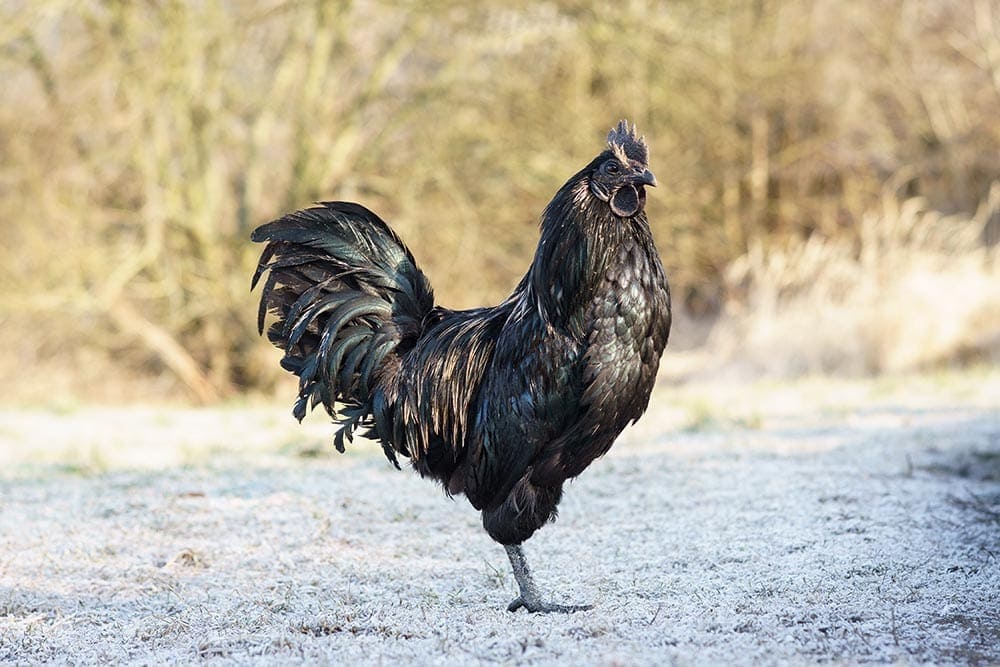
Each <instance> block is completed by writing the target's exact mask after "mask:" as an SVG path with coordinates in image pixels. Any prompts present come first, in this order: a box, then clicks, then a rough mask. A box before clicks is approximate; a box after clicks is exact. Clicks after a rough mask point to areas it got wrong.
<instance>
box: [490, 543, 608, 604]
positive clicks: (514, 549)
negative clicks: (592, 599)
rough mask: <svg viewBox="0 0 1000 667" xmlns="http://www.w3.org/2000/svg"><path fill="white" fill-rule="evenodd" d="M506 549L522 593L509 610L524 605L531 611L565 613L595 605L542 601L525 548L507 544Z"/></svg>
mask: <svg viewBox="0 0 1000 667" xmlns="http://www.w3.org/2000/svg"><path fill="white" fill-rule="evenodd" d="M503 548H504V549H506V550H507V558H509V559H510V567H511V569H513V570H514V578H515V579H517V587H518V588H519V589H520V590H521V594H520V595H518V596H517V597H516V598H514V601H513V602H511V603H510V606H509V607H507V611H517V610H518V609H520V608H521V607H524V608H525V609H527V610H528V611H530V612H533V613H536V612H542V613H545V612H550V611H559V612H563V613H568V612H574V611H584V610H585V609H591V608H592V607H593V605H589V604H570V605H566V604H551V603H548V602H542V596H541V594H540V593H539V592H538V586H536V585H535V580H534V579H532V578H531V570H530V569H529V568H528V561H527V559H525V557H524V550H523V549H522V548H521V545H520V544H505V545H504V547H503Z"/></svg>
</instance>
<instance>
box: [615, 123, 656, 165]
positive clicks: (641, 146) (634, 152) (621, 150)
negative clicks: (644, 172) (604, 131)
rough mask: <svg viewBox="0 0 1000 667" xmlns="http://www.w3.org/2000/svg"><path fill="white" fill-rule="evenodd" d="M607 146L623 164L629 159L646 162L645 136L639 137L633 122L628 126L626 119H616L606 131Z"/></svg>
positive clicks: (647, 151)
mask: <svg viewBox="0 0 1000 667" xmlns="http://www.w3.org/2000/svg"><path fill="white" fill-rule="evenodd" d="M608 148H610V149H611V152H612V153H614V154H615V157H617V158H618V159H619V160H621V161H622V162H624V163H625V164H628V162H629V160H635V161H636V162H639V163H641V164H648V161H649V148H647V147H646V138H645V137H640V136H639V134H638V132H637V131H636V127H635V124H632V125H631V126H629V124H628V121H626V120H620V121H618V124H617V125H615V126H614V127H613V128H611V131H610V132H608Z"/></svg>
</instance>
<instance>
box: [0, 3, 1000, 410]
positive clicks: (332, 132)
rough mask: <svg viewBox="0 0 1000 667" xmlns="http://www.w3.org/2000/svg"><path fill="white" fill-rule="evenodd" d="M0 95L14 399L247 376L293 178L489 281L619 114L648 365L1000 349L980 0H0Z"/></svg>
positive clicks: (464, 294)
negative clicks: (645, 215) (655, 279)
mask: <svg viewBox="0 0 1000 667" xmlns="http://www.w3.org/2000/svg"><path fill="white" fill-rule="evenodd" d="M0 96H2V104H0V225H2V229H3V234H2V243H0V284H2V285H3V290H2V291H0V349H2V353H0V386H2V387H3V390H2V391H3V392H4V393H5V394H7V395H8V397H9V398H11V399H13V400H17V401H30V400H35V399H38V398H48V399H50V400H51V398H52V397H53V396H59V395H65V396H79V397H82V398H83V399H90V400H116V399H130V400H135V399H139V400H157V399H163V398H177V397H186V398H190V399H193V400H195V401H198V402H203V403H206V402H212V401H215V400H218V399H220V398H225V397H228V396H232V395H234V394H236V393H239V392H244V391H261V392H268V391H271V390H272V389H273V388H274V385H275V382H277V381H278V378H279V376H280V371H279V369H278V368H277V364H276V363H275V359H276V356H275V354H276V353H275V352H274V351H273V350H270V349H269V347H268V345H267V344H266V342H264V341H262V340H261V339H259V338H258V336H257V334H256V331H255V327H254V315H255V308H256V306H255V303H254V302H255V299H256V295H251V294H250V293H249V291H248V288H249V276H250V273H251V271H252V267H253V266H254V264H255V261H256V257H257V255H258V253H259V250H260V248H259V247H253V246H252V245H251V244H250V243H249V241H248V237H249V234H250V231H251V229H253V228H254V227H255V226H256V225H258V224H260V223H263V222H266V221H267V220H269V219H271V218H273V217H276V216H278V215H280V214H281V213H282V212H285V211H287V210H289V209H293V208H297V207H303V206H306V205H308V204H310V203H311V202H312V201H315V200H321V199H350V200H357V201H360V202H363V203H364V204H365V205H367V206H369V207H370V208H372V209H374V210H375V211H377V212H378V213H379V214H381V215H382V216H383V217H384V218H386V219H387V220H388V221H389V222H390V223H391V224H392V225H393V226H394V227H395V228H396V229H397V231H398V232H399V233H400V234H401V235H402V236H403V238H404V239H405V240H406V241H407V242H408V243H409V244H410V246H411V248H412V250H413V251H414V253H415V255H416V256H417V258H418V260H419V261H420V263H421V265H422V267H423V268H424V270H425V271H426V273H427V274H428V275H429V277H430V278H431V280H432V283H433V284H434V286H435V289H436V293H437V296H438V301H439V303H441V304H443V305H448V306H454V307H468V306H474V305H481V304H485V303H495V302H497V301H499V300H500V299H502V298H503V297H504V296H506V294H507V293H508V292H509V291H510V289H511V288H512V287H513V286H514V285H515V284H516V282H517V280H518V279H519V277H520V275H521V274H522V273H523V272H524V271H525V269H526V268H527V265H528V263H529V260H530V257H531V255H532V253H533V250H534V247H535V244H536V241H537V221H538V216H539V214H540V212H541V210H542V209H543V207H544V206H545V204H546V203H547V202H548V199H549V198H550V197H551V196H552V194H554V192H555V191H556V189H557V188H558V187H559V186H560V185H561V184H562V183H563V182H564V181H565V180H566V178H567V177H568V176H570V175H571V174H572V173H574V172H575V171H576V170H577V169H578V168H579V167H581V166H582V165H583V164H585V163H586V162H587V161H588V160H590V158H591V157H593V156H594V155H595V154H596V152H597V151H599V150H600V149H601V147H602V144H603V140H604V136H605V133H606V132H607V130H608V128H609V127H610V126H611V125H612V124H613V123H614V122H615V121H617V120H618V119H619V118H623V117H624V118H629V119H631V120H633V121H635V122H636V123H637V124H638V126H639V128H640V130H641V131H642V132H643V133H644V134H645V135H646V137H647V139H648V141H649V143H650V146H651V153H652V156H651V163H652V166H653V170H654V171H655V173H656V175H657V178H658V179H659V182H660V187H659V188H658V189H657V190H655V191H653V192H652V193H651V197H650V200H649V216H650V219H651V221H652V224H653V227H654V229H653V232H654V235H655V236H656V238H657V240H658V244H659V247H660V250H661V252H662V255H663V259H664V262H665V264H666V266H667V268H668V271H669V275H670V278H671V282H672V284H673V286H674V294H675V300H676V302H677V305H678V310H679V311H680V317H679V318H678V323H677V324H676V325H675V334H674V339H675V341H676V343H675V345H674V347H673V348H671V349H668V355H667V361H666V362H665V366H666V367H667V368H674V369H678V368H680V369H681V374H686V375H688V376H694V375H697V374H698V373H702V372H705V371H706V370H709V371H710V370H712V369H718V368H719V367H721V366H723V365H725V366H727V367H730V368H731V367H736V368H738V369H741V370H745V371H746V372H749V373H757V374H759V373H779V374H797V373H827V372H845V373H877V372H892V371H905V370H910V369H913V368H922V367H926V366H933V365H937V364H954V363H966V362H983V361H986V362H987V363H989V362H990V361H995V360H996V359H997V357H998V349H1000V268H998V267H1000V262H998V259H1000V257H998V253H997V250H996V248H997V244H998V240H1000V7H998V6H997V4H996V2H994V1H993V0H938V1H936V2H922V1H917V0H885V1H882V2H873V3H868V2H861V1H860V0H858V1H854V2H839V3H832V2H830V3H815V2H811V1H805V0H753V1H735V0H732V1H726V0H721V1H719V2H702V1H700V0H673V1H671V2H654V1H651V0H650V1H643V0H629V1H597V2H594V3H572V2H564V1H562V0H557V1H554V2H542V3H518V2H503V3H490V2H487V3H479V4H477V5H474V6H473V5H471V4H459V3H454V2H431V3H422V2H414V3H406V2H403V3H382V2H376V1H357V2H347V1H343V2H323V1H306V0H300V1H287V0H228V1H226V0H220V1H218V2H212V1H208V0H206V1H194V0H192V1H188V2H177V1H173V0H157V1H152V0H149V1H124V0H122V1H120V2H112V1H108V2H99V1H96V0H74V1H63V0H47V1H40V2H27V1H24V0H0ZM671 350H674V351H673V352H672V351H671ZM683 350H688V352H689V354H688V357H684V356H683V355H682V354H680V352H679V351H683ZM672 354H673V355H674V356H673V357H671V355H672ZM685 358H686V359H688V360H689V362H690V363H688V362H685V361H683V360H684V359H685ZM691 360H693V361H691Z"/></svg>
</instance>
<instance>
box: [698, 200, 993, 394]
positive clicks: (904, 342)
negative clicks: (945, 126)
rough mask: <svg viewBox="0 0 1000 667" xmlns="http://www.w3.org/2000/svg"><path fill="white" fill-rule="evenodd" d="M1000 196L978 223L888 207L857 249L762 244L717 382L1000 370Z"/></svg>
mask: <svg viewBox="0 0 1000 667" xmlns="http://www.w3.org/2000/svg"><path fill="white" fill-rule="evenodd" d="M998 215H1000V184H995V185H994V187H993V189H992V190H991V192H990V196H989V198H988V199H987V200H986V201H985V202H984V203H983V204H982V205H981V206H980V208H979V210H978V212H977V213H976V215H975V216H973V217H972V218H971V219H968V218H964V217H962V216H944V215H941V214H940V213H937V212H935V211H932V210H929V209H928V208H927V206H926V203H925V202H924V201H923V200H921V199H908V200H905V201H902V202H900V201H898V200H897V199H896V198H895V197H893V196H886V197H885V199H884V202H883V208H882V210H880V211H879V212H878V213H872V214H869V215H866V216H865V217H864V218H863V220H862V227H861V234H860V238H859V240H858V241H857V242H854V241H851V240H848V239H843V238H834V239H830V238H825V237H823V236H820V235H814V236H812V237H811V238H809V239H808V240H806V241H803V242H791V243H789V244H788V245H787V246H786V247H785V248H781V249H779V248H769V249H768V248H765V247H764V246H763V245H762V244H759V243H757V244H754V245H753V246H752V248H751V251H750V252H748V253H747V254H746V255H744V256H743V257H741V258H739V259H738V260H736V261H735V262H734V263H733V264H732V266H731V267H730V268H729V270H728V272H727V281H728V284H729V289H730V292H731V293H732V294H733V295H734V298H733V299H732V300H731V301H730V303H729V307H728V309H727V311H726V313H725V315H724V316H723V318H722V320H721V321H720V323H719V325H718V326H717V327H716V328H715V330H714V331H713V333H712V336H711V337H710V339H709V344H708V350H709V351H710V352H709V353H710V354H713V355H714V357H715V358H714V363H715V364H716V366H715V368H714V369H713V370H715V371H718V370H719V369H720V367H724V366H727V365H728V366H729V370H734V369H735V370H736V371H737V372H749V373H753V374H767V375H777V376H787V375H799V374H809V373H813V374H822V373H831V372H833V373H847V374H870V373H887V374H890V375H891V374H896V373H900V372H909V371H914V370H918V369H922V368H930V367H934V366H938V365H943V364H953V363H959V364H962V363H977V362H978V363H984V362H985V363H989V362H992V361H996V360H997V359H1000V288H998V285H1000V247H998V246H988V245H984V244H983V241H982V239H983V236H984V231H985V229H986V227H987V225H989V224H991V221H993V220H995V219H996V217H997V216H998Z"/></svg>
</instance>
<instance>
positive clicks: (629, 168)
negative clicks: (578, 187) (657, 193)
mask: <svg viewBox="0 0 1000 667" xmlns="http://www.w3.org/2000/svg"><path fill="white" fill-rule="evenodd" d="M648 161H649V149H648V148H647V147H646V140H645V139H644V138H643V137H640V136H639V135H638V133H637V132H636V128H635V125H632V126H629V124H628V123H627V122H626V121H624V120H623V121H620V122H619V123H618V125H616V126H615V127H613V128H612V129H611V131H610V132H609V133H608V150H606V151H604V152H603V153H601V155H600V156H599V157H598V158H597V159H596V160H594V162H593V163H592V165H591V166H592V171H591V173H590V179H589V180H590V192H591V194H593V195H594V196H595V197H597V198H598V199H600V200H601V201H603V202H606V203H607V204H608V206H609V207H610V208H611V211H612V212H613V213H614V214H615V215H617V216H620V217H622V218H630V217H632V216H633V215H636V214H637V213H640V212H641V211H642V209H643V207H645V205H646V187H645V186H647V185H652V186H654V187H655V186H656V177H655V176H653V172H651V171H650V170H649V165H648Z"/></svg>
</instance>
